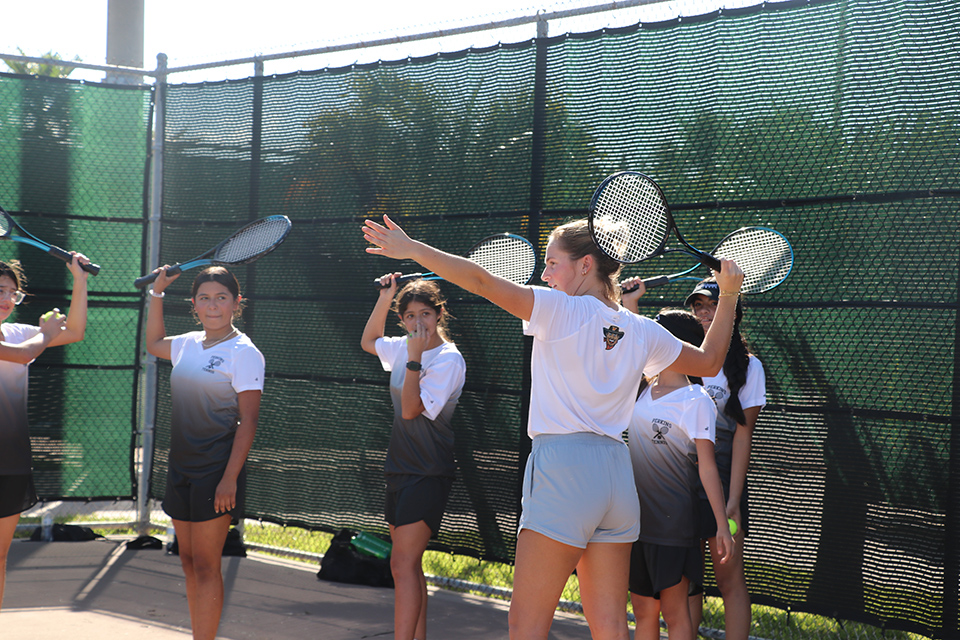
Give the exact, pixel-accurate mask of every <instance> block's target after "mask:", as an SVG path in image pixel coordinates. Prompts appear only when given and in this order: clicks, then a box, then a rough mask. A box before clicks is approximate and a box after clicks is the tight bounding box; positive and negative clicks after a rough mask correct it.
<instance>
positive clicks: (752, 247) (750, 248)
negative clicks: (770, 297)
mask: <svg viewBox="0 0 960 640" xmlns="http://www.w3.org/2000/svg"><path fill="white" fill-rule="evenodd" d="M713 255H715V256H716V257H718V258H727V259H728V260H733V261H734V262H736V263H737V266H738V267H740V268H741V269H742V270H743V284H742V285H741V287H740V292H741V293H745V294H753V293H763V292H765V291H770V290H771V289H773V288H775V287H778V286H779V285H780V284H782V283H783V281H784V280H786V279H787V276H789V275H790V272H791V271H792V270H793V246H791V244H790V241H789V240H787V238H786V237H785V236H784V235H783V234H782V233H780V232H779V231H777V230H775V229H769V228H767V227H742V228H740V229H737V230H736V231H734V232H733V233H731V234H729V235H727V236H726V237H725V238H724V239H723V240H721V241H720V243H719V244H718V245H717V247H716V249H714V250H713Z"/></svg>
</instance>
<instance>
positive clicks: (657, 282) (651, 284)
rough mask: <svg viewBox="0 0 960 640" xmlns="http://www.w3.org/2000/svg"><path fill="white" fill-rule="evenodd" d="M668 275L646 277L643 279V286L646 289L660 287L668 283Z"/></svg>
mask: <svg viewBox="0 0 960 640" xmlns="http://www.w3.org/2000/svg"><path fill="white" fill-rule="evenodd" d="M669 282H670V277H669V276H657V277H656V278H647V279H646V280H644V281H643V286H645V287H646V288H647V289H656V288H657V287H662V286H663V285H665V284H669Z"/></svg>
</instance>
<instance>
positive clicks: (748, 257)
mask: <svg viewBox="0 0 960 640" xmlns="http://www.w3.org/2000/svg"><path fill="white" fill-rule="evenodd" d="M710 253H711V254H712V255H714V256H716V257H718V258H727V259H729V260H733V261H734V262H736V263H737V266H738V267H740V268H741V269H742V270H743V284H742V285H741V287H740V293H746V294H752V293H764V292H765V291H770V290H771V289H773V288H775V287H777V286H779V285H780V284H782V283H783V281H784V280H786V279H787V276H789V275H790V272H791V271H792V270H793V247H792V246H791V245H790V241H789V240H787V239H786V238H785V237H784V235H783V234H782V233H780V232H779V231H776V230H774V229H768V228H766V227H743V228H741V229H737V230H736V231H734V232H733V233H731V234H729V235H727V236H726V237H725V238H724V239H723V240H721V241H720V243H719V244H718V245H717V246H716V247H714V249H713V251H711V252H710ZM699 266H700V264H699V263H697V264H695V265H693V266H692V267H690V268H689V269H687V270H686V271H681V272H679V273H673V274H670V275H667V276H657V277H655V278H647V279H645V280H644V281H643V284H644V286H645V287H646V288H647V289H653V288H655V287H660V286H663V285H665V284H668V283H670V282H673V281H675V280H697V281H699V280H701V278H700V277H698V276H687V274H689V273H692V272H693V271H695V270H696V269H697V268H698V267H699ZM632 290H633V289H631V291H632Z"/></svg>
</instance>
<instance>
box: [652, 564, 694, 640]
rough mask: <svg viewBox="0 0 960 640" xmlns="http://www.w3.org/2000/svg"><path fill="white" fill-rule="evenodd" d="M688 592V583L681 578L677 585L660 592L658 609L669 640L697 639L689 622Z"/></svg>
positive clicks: (691, 623) (685, 579)
mask: <svg viewBox="0 0 960 640" xmlns="http://www.w3.org/2000/svg"><path fill="white" fill-rule="evenodd" d="M689 590H690V581H689V580H688V579H687V578H682V579H681V580H680V582H679V583H677V584H675V585H673V586H672V587H669V588H667V589H664V590H663V591H661V592H660V608H661V610H662V611H663V620H664V622H666V623H667V637H669V638H670V640H694V638H696V637H697V633H696V631H695V630H694V626H693V622H692V621H691V620H690V604H689V602H688V601H689V596H688V595H687V593H688V592H689Z"/></svg>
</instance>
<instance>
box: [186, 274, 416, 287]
mask: <svg viewBox="0 0 960 640" xmlns="http://www.w3.org/2000/svg"><path fill="white" fill-rule="evenodd" d="M167 273H170V272H169V271H168V272H167ZM422 277H423V274H422V273H408V274H405V275H402V276H400V277H398V278H394V280H396V281H397V286H398V287H402V286H403V285H405V284H406V283H408V282H410V281H411V280H416V279H417V278H422ZM373 287H374V288H375V289H378V290H379V289H389V288H390V285H389V284H388V285H387V286H383V285H382V284H380V278H377V279H375V280H374V281H373Z"/></svg>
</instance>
